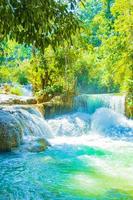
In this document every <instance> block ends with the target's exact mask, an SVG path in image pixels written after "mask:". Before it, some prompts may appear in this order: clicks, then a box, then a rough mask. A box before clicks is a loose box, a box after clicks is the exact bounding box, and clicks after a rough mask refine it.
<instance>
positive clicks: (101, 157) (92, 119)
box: [0, 97, 133, 200]
mask: <svg viewBox="0 0 133 200" xmlns="http://www.w3.org/2000/svg"><path fill="white" fill-rule="evenodd" d="M76 98H77V97H76ZM79 98H81V97H79ZM89 98H90V97H89ZM112 99H113V97H112ZM76 101H77V100H76ZM121 101H122V102H121ZM121 101H120V99H119V100H118V99H117V101H116V100H115V103H113V101H111V100H110V104H109V105H112V106H113V105H114V104H115V111H114V110H112V109H109V108H107V107H111V106H105V103H103V104H100V103H99V104H98V103H97V100H96V106H94V105H95V104H94V102H93V103H90V104H89V100H88V97H87V102H88V104H87V105H86V104H85V105H84V104H83V105H82V103H81V104H80V103H79V101H77V104H78V105H76V104H75V108H78V107H79V108H81V111H82V112H76V113H73V114H68V115H63V116H58V117H55V118H53V119H49V120H45V122H44V120H43V121H42V122H41V121H40V117H39V116H37V115H36V114H33V110H32V111H31V113H32V114H30V112H29V113H28V114H27V113H26V115H25V114H24V116H25V117H24V118H25V120H24V121H26V122H27V124H29V128H30V127H31V126H33V130H34V129H36V125H37V126H39V124H40V123H42V129H41V130H42V131H43V130H45V127H50V128H48V130H49V129H50V133H51V132H52V134H50V133H49V134H45V137H47V136H48V135H50V136H51V137H50V138H49V139H48V141H49V142H50V143H51V145H52V146H51V147H49V148H48V149H47V150H46V151H45V152H41V153H30V154H29V153H28V152H27V153H26V152H18V151H17V152H13V153H10V154H4V155H0V172H1V173H0V200H4V199H9V200H24V199H26V200H30V199H32V200H34V199H37V200H44V199H49V200H94V199H95V200H114V199H115V200H121V199H123V200H132V199H133V173H132V169H133V156H132V154H133V142H132V141H133V122H132V120H129V119H127V118H126V117H125V116H124V115H123V114H121V113H122V112H123V111H124V110H122V109H123V108H122V105H124V97H123V100H121ZM85 102H86V101H85ZM120 102H121V103H120ZM117 104H121V106H118V105H117ZM90 105H92V108H91V107H90ZM97 105H99V106H97ZM99 107H100V108H99ZM103 107H104V108H103ZM105 107H106V108H105ZM96 109H97V110H96ZM95 110H96V111H95ZM116 110H117V111H119V112H121V113H118V112H116ZM83 111H85V112H83ZM20 112H21V111H20ZM22 112H25V111H22ZM26 112H27V111H26ZM34 112H35V111H34ZM92 113H93V114H92ZM16 115H17V118H20V116H21V114H20V115H19V114H18V112H17V114H16ZM18 115H19V117H18ZM31 115H32V118H34V117H35V116H36V117H35V118H36V119H32V120H31ZM29 118H30V119H29ZM28 119H29V120H28ZM28 121H29V123H28ZM31 121H32V122H31ZM30 123H31V124H32V125H31V124H30ZM43 123H44V124H45V126H44V128H43ZM37 132H38V131H37ZM26 133H27V131H26ZM47 133H48V132H47Z"/></svg>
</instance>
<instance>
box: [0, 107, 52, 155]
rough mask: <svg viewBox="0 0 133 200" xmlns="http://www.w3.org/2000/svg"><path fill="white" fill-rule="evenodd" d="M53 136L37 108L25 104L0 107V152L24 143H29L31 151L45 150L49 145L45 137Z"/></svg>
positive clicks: (28, 147)
mask: <svg viewBox="0 0 133 200" xmlns="http://www.w3.org/2000/svg"><path fill="white" fill-rule="evenodd" d="M51 136H52V133H51V130H50V128H49V126H48V124H47V122H46V121H45V120H44V118H43V117H42V115H41V113H40V112H39V111H37V109H34V108H32V107H29V108H28V107H23V106H5V107H4V106H3V107H1V108H0V152H4V151H11V150H12V149H13V148H15V147H19V146H20V144H23V143H25V144H26V145H27V144H28V145H27V149H28V150H29V151H32V152H40V151H44V150H45V149H46V147H47V146H48V142H47V141H46V140H45V138H44V137H46V138H48V137H51ZM24 138H25V140H24ZM29 138H31V140H29Z"/></svg>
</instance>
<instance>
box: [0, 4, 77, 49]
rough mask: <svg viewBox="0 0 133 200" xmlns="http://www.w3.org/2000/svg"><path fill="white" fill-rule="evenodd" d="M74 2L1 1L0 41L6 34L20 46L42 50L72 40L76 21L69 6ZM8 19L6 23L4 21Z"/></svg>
mask: <svg viewBox="0 0 133 200" xmlns="http://www.w3.org/2000/svg"><path fill="white" fill-rule="evenodd" d="M71 5H73V9H74V7H76V1H75V0H71V1H70V0H68V1H60V0H57V1H55V0H44V1H41V0H30V1H25V0H23V1H17V0H10V1H5V0H1V1H0V9H1V10H0V13H1V15H0V30H1V34H0V38H1V39H2V38H4V37H6V36H7V35H9V36H10V38H11V39H13V38H14V39H15V40H16V41H17V42H19V43H23V42H24V43H26V44H29V45H30V44H34V45H35V46H36V47H37V48H39V49H41V50H42V51H44V49H45V48H46V47H48V45H52V46H53V47H54V48H55V46H56V45H58V44H61V43H62V42H63V40H66V39H68V38H71V35H72V34H74V33H75V31H76V29H77V27H78V21H79V20H78V19H77V16H76V15H75V14H74V10H71V9H70V6H71ZM5 19H8V20H5Z"/></svg>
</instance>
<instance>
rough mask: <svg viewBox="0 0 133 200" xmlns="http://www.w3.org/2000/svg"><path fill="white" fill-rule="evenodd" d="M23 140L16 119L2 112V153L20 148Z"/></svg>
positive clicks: (0, 145)
mask: <svg viewBox="0 0 133 200" xmlns="http://www.w3.org/2000/svg"><path fill="white" fill-rule="evenodd" d="M21 139H22V129H21V126H20V123H19V122H18V121H17V120H16V119H15V117H14V116H13V115H12V114H10V113H8V112H6V111H3V110H0V152H1V151H2V152H3V151H11V149H12V148H14V147H18V146H19V145H20V143H21Z"/></svg>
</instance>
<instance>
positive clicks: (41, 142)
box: [27, 138, 49, 152]
mask: <svg viewBox="0 0 133 200" xmlns="http://www.w3.org/2000/svg"><path fill="white" fill-rule="evenodd" d="M48 146H49V143H48V142H47V141H46V140H45V139H44V138H36V139H34V140H32V141H31V142H30V143H29V144H28V145H27V150H28V151H30V152H41V151H44V150H46V148H47V147H48Z"/></svg>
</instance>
